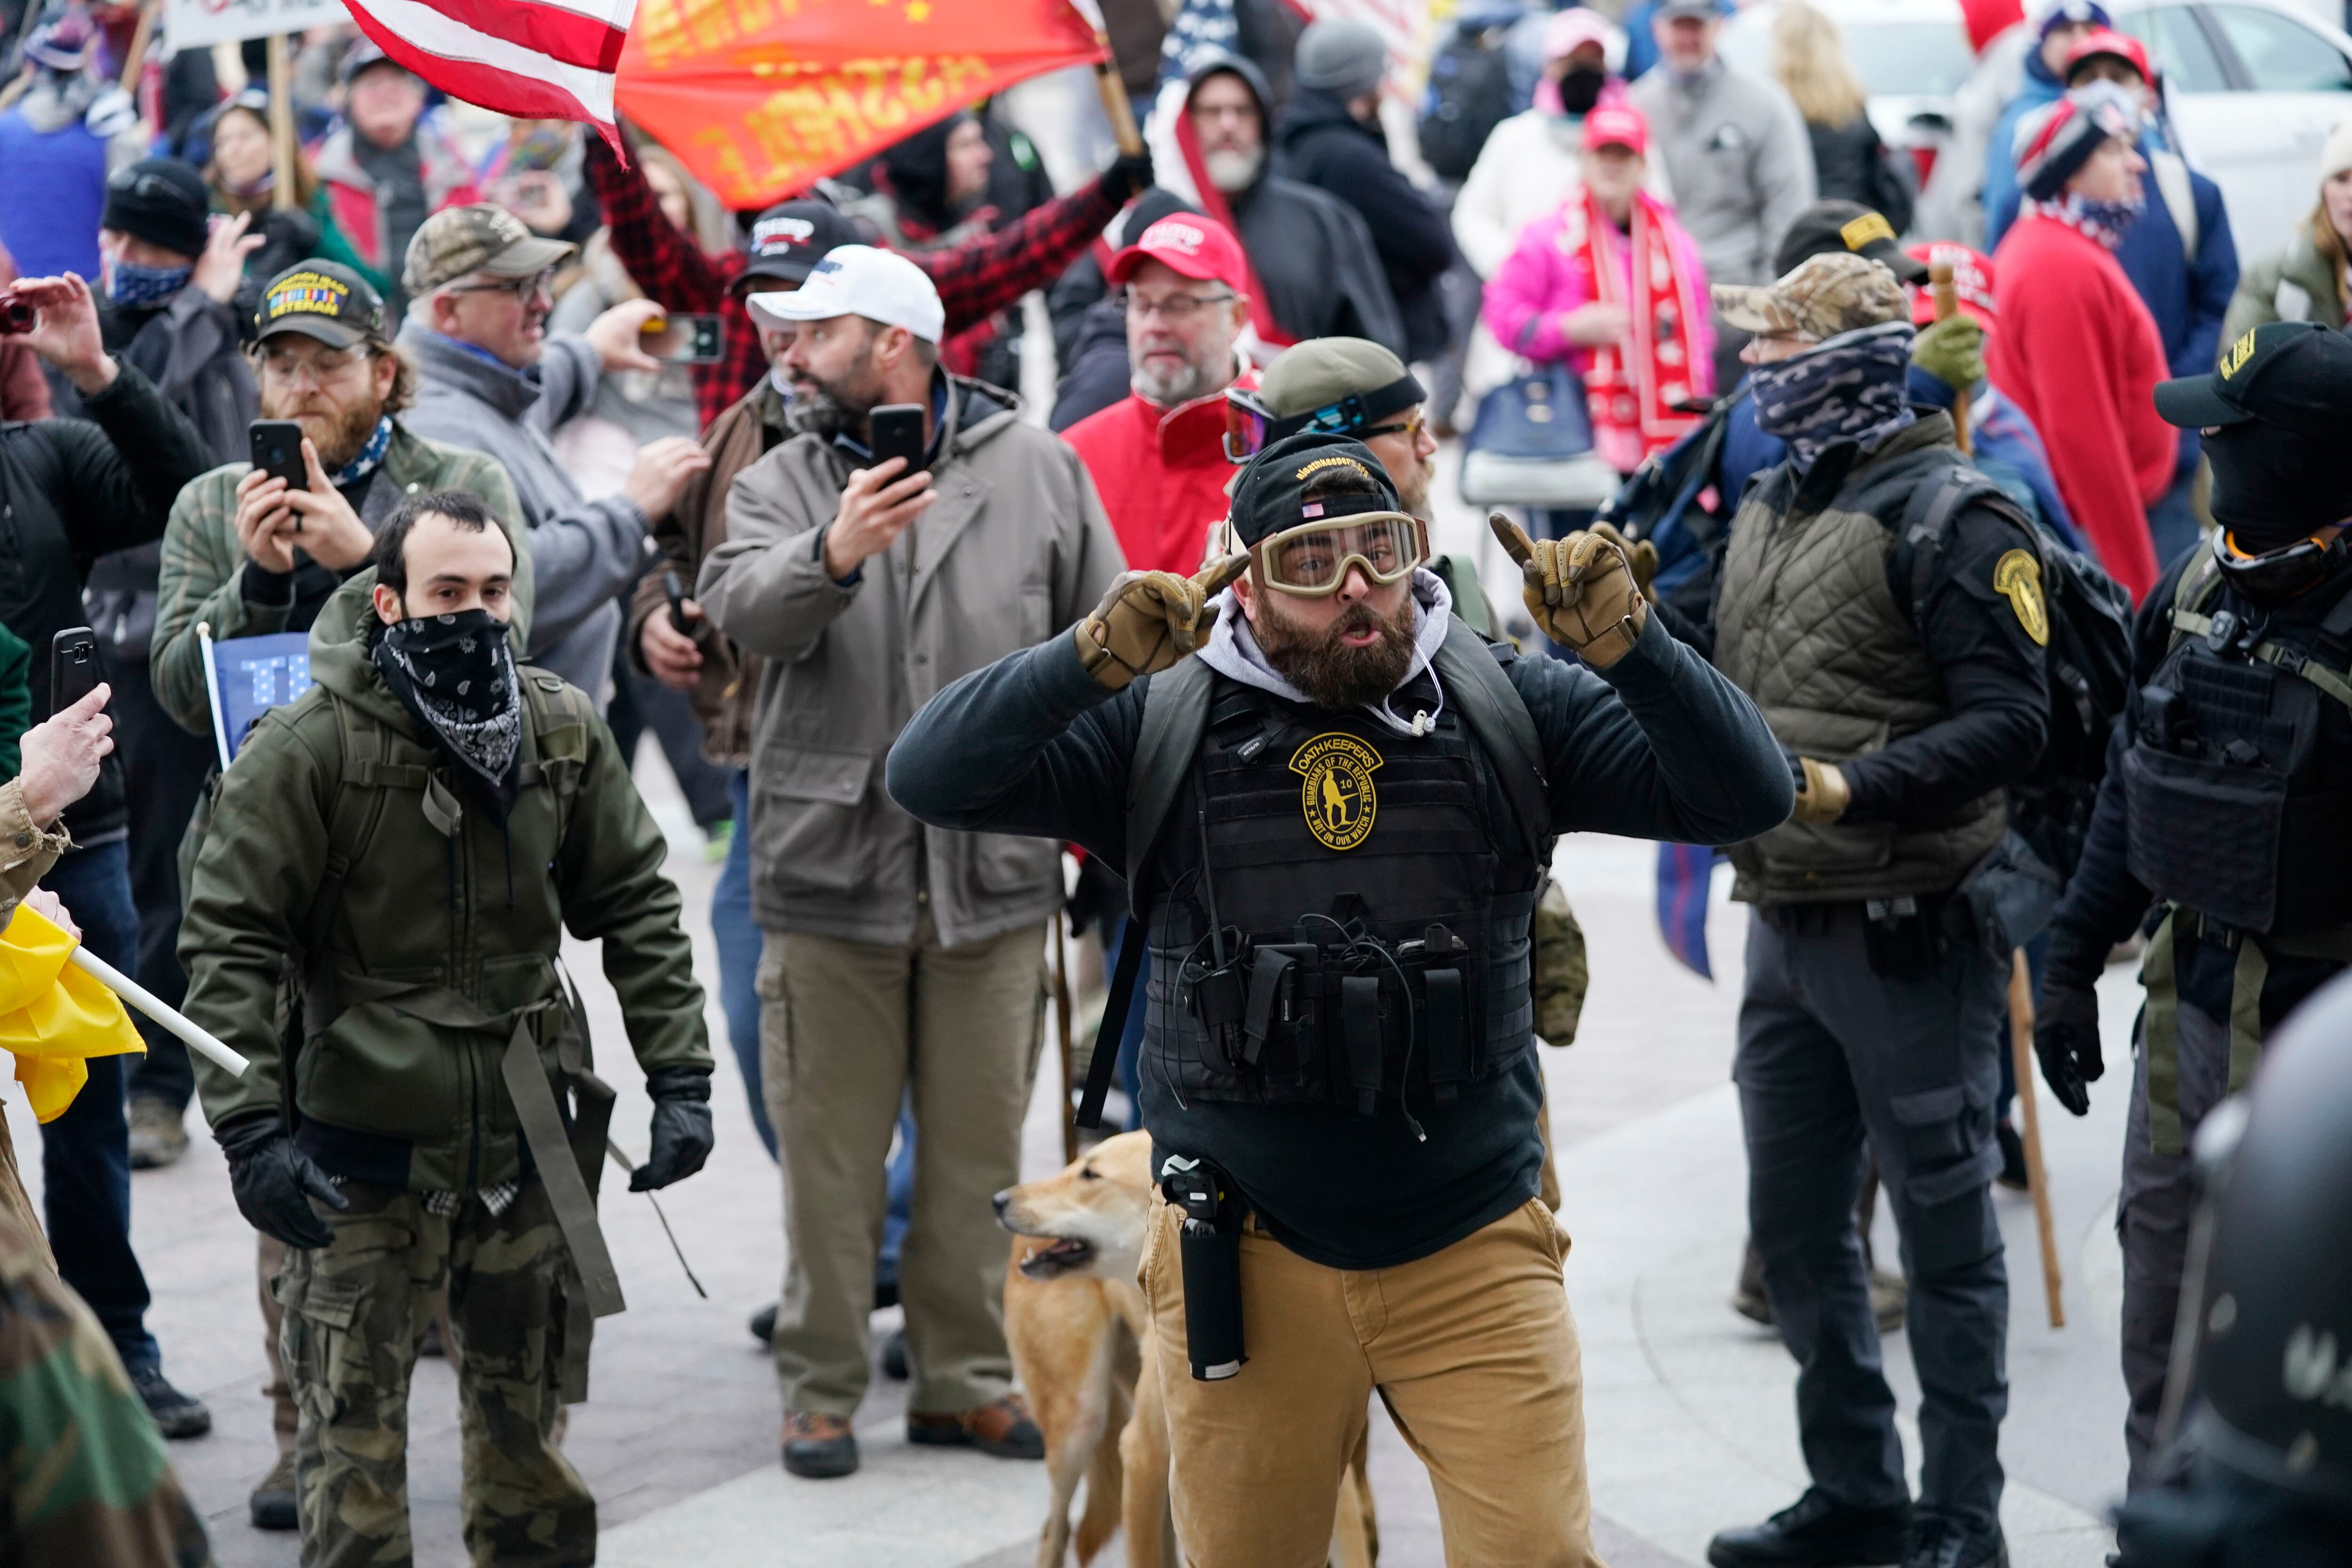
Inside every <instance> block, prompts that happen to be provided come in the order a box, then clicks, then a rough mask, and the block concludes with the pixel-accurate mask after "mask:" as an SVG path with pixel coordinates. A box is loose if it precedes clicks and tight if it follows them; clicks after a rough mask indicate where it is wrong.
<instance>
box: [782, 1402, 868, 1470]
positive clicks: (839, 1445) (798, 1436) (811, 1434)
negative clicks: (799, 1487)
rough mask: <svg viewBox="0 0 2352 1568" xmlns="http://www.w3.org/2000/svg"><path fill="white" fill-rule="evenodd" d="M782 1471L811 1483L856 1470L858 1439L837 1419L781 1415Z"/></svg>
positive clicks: (809, 1413)
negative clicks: (782, 1420) (782, 1418)
mask: <svg viewBox="0 0 2352 1568" xmlns="http://www.w3.org/2000/svg"><path fill="white" fill-rule="evenodd" d="M784 1468H785V1469H787V1470H789V1471H791V1472H792V1473H793V1475H796V1476H800V1477H803V1478H804V1479H808V1480H812V1481H824V1480H831V1479H833V1478H834V1477H835V1476H845V1475H849V1474H851V1473H852V1472H854V1471H855V1470H856V1468H857V1436H856V1434H855V1433H853V1432H851V1431H850V1429H849V1422H848V1420H847V1419H846V1418H845V1417H843V1416H839V1415H818V1414H817V1413H816V1412H814V1411H811V1410H787V1411H785V1412H784Z"/></svg>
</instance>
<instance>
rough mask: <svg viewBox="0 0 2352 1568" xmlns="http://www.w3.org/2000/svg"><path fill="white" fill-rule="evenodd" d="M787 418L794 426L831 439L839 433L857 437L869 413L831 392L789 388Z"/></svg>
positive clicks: (785, 418) (785, 413) (788, 422)
mask: <svg viewBox="0 0 2352 1568" xmlns="http://www.w3.org/2000/svg"><path fill="white" fill-rule="evenodd" d="M784 422H785V423H786V424H788V425H790V426H792V427H793V429H795V430H798V431H802V432H803V433H805V434H808V435H812V436H817V437H823V438H824V440H827V441H831V440H832V439H833V438H834V437H836V436H847V437H853V438H855V437H856V435H857V433H858V426H861V425H863V424H864V423H865V422H866V416H865V415H863V414H861V413H859V412H858V411H857V410H856V409H855V408H852V407H850V406H849V405H847V404H846V403H844V402H842V401H841V399H839V398H837V397H835V396H834V395H833V394H831V393H829V392H818V391H815V390H814V389H812V390H809V391H805V392H796V391H792V390H789V389H788V390H787V391H786V392H785V394H784Z"/></svg>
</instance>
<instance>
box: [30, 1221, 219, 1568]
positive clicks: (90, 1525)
mask: <svg viewBox="0 0 2352 1568" xmlns="http://www.w3.org/2000/svg"><path fill="white" fill-rule="evenodd" d="M0 1445H4V1446H5V1447H0V1466H5V1471H0V1563H104V1564H106V1565H107V1568H208V1565H209V1564H210V1563H211V1562H212V1560H213V1553H212V1545H211V1543H210V1542H208V1541H206V1540H205V1525H204V1521H203V1520H202V1519H201V1518H199V1517H198V1515H197V1513H196V1510H194V1508H192V1507H191V1506H189V1503H188V1497H187V1493H185V1492H184V1491H183V1490H182V1489H181V1488H180V1478H179V1477H178V1476H177V1475H175V1474H173V1470H172V1461H171V1460H170V1459H169V1458H166V1457H165V1455H164V1452H163V1435H162V1434H161V1433H159V1432H157V1431H156V1430H155V1423H154V1422H153V1420H152V1419H151V1418H150V1417H149V1416H148V1415H147V1407H146V1406H145V1405H142V1404H141V1403H140V1400H139V1395H138V1394H137V1393H136V1392H135V1391H134V1390H133V1389H132V1388H131V1378H130V1375H129V1374H128V1373H125V1372H124V1371H123V1370H122V1361H121V1357H119V1356H117V1355H116V1354H115V1353H114V1345H113V1343H112V1342H111V1341H110V1340H109V1339H108V1338H107V1337H106V1331H105V1330H104V1329H102V1328H100V1327H99V1323H98V1319H97V1318H96V1317H94V1316H93V1315H92V1314H91V1312H90V1310H89V1307H88V1306H87V1305H85V1304H84V1303H83V1301H82V1299H81V1298H80V1297H79V1296H77V1295H75V1294H74V1293H73V1291H72V1290H71V1289H68V1287H67V1286H66V1285H65V1284H64V1282H62V1281H61V1280H59V1279H58V1277H57V1274H56V1273H55V1272H54V1271H53V1269H52V1268H50V1266H49V1263H48V1258H47V1252H46V1251H45V1250H44V1249H43V1247H42V1246H41V1243H40V1239H39V1238H38V1237H35V1236H32V1235H29V1234H27V1233H26V1230H25V1228H24V1226H22V1225H20V1224H18V1223H17V1222H16V1220H14V1219H12V1218H10V1217H8V1216H6V1215H0Z"/></svg>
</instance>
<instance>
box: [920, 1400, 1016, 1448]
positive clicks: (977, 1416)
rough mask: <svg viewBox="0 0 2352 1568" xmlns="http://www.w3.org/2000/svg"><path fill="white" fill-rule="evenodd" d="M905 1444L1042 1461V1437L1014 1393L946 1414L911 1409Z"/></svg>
mask: <svg viewBox="0 0 2352 1568" xmlns="http://www.w3.org/2000/svg"><path fill="white" fill-rule="evenodd" d="M907 1441H908V1442H909V1443H929V1444H932V1445H935V1446H938V1447H958V1448H962V1447H970V1448H977V1449H979V1450H980V1451H981V1452H982V1453H983V1454H993V1455H995V1456H996V1457H997V1458H1000V1459H1042V1458H1045V1434H1044V1433H1042V1432H1040V1431H1038V1430H1037V1423H1036V1422H1035V1421H1034V1419H1032V1418H1031V1416H1030V1415H1029V1406H1028V1405H1027V1404H1025V1403H1024V1401H1023V1400H1022V1397H1021V1396H1020V1395H1019V1394H1005V1395H1004V1396H1003V1398H1001V1399H992V1400H990V1401H989V1402H988V1403H987V1404H985V1405H974V1406H973V1407H972V1408H971V1409H970V1410H954V1411H948V1412H938V1411H919V1410H910V1411H908V1413H907Z"/></svg>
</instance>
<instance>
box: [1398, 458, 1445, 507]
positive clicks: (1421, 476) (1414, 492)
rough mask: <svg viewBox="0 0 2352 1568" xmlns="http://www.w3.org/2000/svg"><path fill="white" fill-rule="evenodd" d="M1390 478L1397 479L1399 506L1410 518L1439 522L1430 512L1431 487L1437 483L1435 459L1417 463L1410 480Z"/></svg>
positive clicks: (1422, 460)
mask: <svg viewBox="0 0 2352 1568" xmlns="http://www.w3.org/2000/svg"><path fill="white" fill-rule="evenodd" d="M1390 477H1391V479H1396V488H1397V504H1398V506H1399V508H1400V509H1401V510H1402V511H1403V512H1404V513H1405V514H1406V515H1407V516H1408V517H1417V518H1419V519H1421V521H1423V522H1435V521H1437V519H1436V518H1434V517H1433V516H1432V515H1431V514H1430V510H1429V487H1430V486H1432V485H1433V484H1435V483H1436V482H1437V461H1436V459H1435V458H1422V459H1421V460H1420V461H1419V462H1417V463H1415V464H1414V465H1413V467H1412V477H1411V478H1409V479H1400V478H1397V476H1395V475H1391V476H1390Z"/></svg>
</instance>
